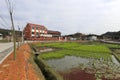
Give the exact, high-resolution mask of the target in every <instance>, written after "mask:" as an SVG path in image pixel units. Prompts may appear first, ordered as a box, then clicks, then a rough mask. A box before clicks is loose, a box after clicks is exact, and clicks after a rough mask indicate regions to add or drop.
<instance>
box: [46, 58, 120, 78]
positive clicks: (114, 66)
mask: <svg viewBox="0 0 120 80" xmlns="http://www.w3.org/2000/svg"><path fill="white" fill-rule="evenodd" d="M113 58H114V57H113ZM46 62H47V64H48V65H49V66H50V67H51V68H52V69H54V70H55V71H57V72H58V73H59V74H60V75H61V76H62V77H63V78H64V80H96V79H97V78H98V79H100V80H119V79H120V66H119V65H118V63H117V62H116V60H115V61H113V62H116V63H113V62H111V61H107V62H105V61H104V60H102V59H101V60H96V59H88V58H82V57H76V56H65V57H64V58H60V59H49V60H46Z"/></svg>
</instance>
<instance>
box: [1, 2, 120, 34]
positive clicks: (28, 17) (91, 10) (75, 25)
mask: <svg viewBox="0 0 120 80" xmlns="http://www.w3.org/2000/svg"><path fill="white" fill-rule="evenodd" d="M1 1H2V2H1V4H2V5H0V11H1V14H2V15H3V16H6V19H7V18H8V14H7V12H6V11H7V10H6V7H5V4H3V3H4V2H3V0H1ZM15 3H16V4H15V8H14V10H15V14H14V18H15V25H16V28H17V25H18V23H19V24H21V26H22V27H23V26H25V25H26V23H27V22H31V23H37V24H42V25H45V26H46V27H47V28H48V29H51V30H59V31H61V32H62V33H63V34H70V33H75V32H82V33H87V34H89V33H96V34H102V33H104V32H106V31H118V30H120V27H119V25H120V22H119V21H120V11H119V10H120V5H119V4H120V1H119V0H18V1H15ZM8 20H9V18H8Z"/></svg>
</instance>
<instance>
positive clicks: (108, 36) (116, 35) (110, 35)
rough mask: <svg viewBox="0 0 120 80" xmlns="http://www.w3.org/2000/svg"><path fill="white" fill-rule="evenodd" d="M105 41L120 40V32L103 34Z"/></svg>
mask: <svg viewBox="0 0 120 80" xmlns="http://www.w3.org/2000/svg"><path fill="white" fill-rule="evenodd" d="M101 36H103V38H104V39H111V40H118V39H120V31H118V32H106V33H104V34H102V35H101Z"/></svg>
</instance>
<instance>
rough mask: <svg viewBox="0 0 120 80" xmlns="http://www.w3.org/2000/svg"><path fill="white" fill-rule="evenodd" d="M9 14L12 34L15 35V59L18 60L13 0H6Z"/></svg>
mask: <svg viewBox="0 0 120 80" xmlns="http://www.w3.org/2000/svg"><path fill="white" fill-rule="evenodd" d="M5 1H6V4H7V7H8V11H9V15H10V21H11V26H12V36H13V43H14V60H16V35H15V28H14V20H13V2H12V1H11V0H5Z"/></svg>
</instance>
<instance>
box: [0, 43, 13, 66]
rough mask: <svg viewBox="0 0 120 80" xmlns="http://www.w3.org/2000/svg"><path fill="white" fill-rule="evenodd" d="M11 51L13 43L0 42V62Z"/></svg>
mask: <svg viewBox="0 0 120 80" xmlns="http://www.w3.org/2000/svg"><path fill="white" fill-rule="evenodd" d="M12 51H13V43H12V42H11V43H0V64H1V63H2V62H3V61H4V59H5V58H6V57H7V56H9V54H10V53H11V52H12Z"/></svg>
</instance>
